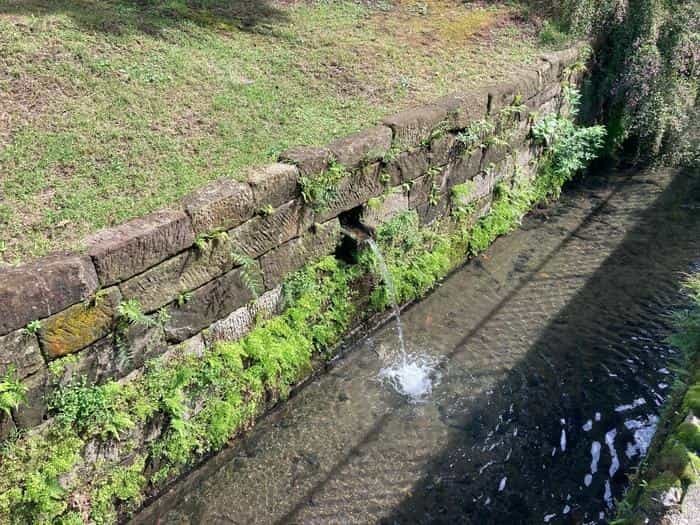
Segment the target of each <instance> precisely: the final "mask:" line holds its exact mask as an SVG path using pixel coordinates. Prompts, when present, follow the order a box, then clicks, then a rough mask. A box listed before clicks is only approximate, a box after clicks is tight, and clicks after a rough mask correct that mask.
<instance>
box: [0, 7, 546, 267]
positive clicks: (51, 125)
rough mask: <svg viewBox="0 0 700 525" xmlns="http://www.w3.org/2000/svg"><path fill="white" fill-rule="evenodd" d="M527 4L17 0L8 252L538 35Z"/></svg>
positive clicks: (176, 192)
mask: <svg viewBox="0 0 700 525" xmlns="http://www.w3.org/2000/svg"><path fill="white" fill-rule="evenodd" d="M537 41H538V40H537V37H536V31H535V28H534V27H533V25H532V23H531V22H523V18H521V17H520V14H519V11H518V9H517V8H515V7H513V4H509V5H505V3H504V4H499V3H496V4H491V5H478V4H477V5H469V6H467V5H465V4H463V3H461V2H457V1H454V0H429V1H427V2H413V1H405V0H395V1H386V2H368V3H357V2H353V1H350V0H338V1H333V2H321V1H319V2H315V1H299V2H287V1H282V0H279V1H275V2H270V1H265V0H262V1H259V2H256V1H242V2H224V1H223V0H206V1H199V2H194V1H189V0H158V1H153V2H136V1H128V0H111V1H106V2H97V1H94V0H84V1H76V0H74V1H68V0H56V1H54V0H51V1H49V0H30V1H26V0H2V1H0V264H2V263H3V262H4V263H11V264H12V263H18V262H20V261H26V260H28V259H31V258H33V257H37V256H41V255H44V254H46V253H49V252H51V251H54V250H63V249H74V248H78V247H79V241H80V239H81V238H82V237H83V236H84V235H86V234H87V233H90V232H92V231H95V230H97V229H99V228H102V227H107V226H111V225H116V224H119V223H121V222H123V221H125V220H127V219H129V218H132V217H135V216H140V215H143V214H145V213H148V212H150V211H153V210H155V209H157V208H160V207H164V206H168V205H171V204H173V203H175V202H176V201H177V199H178V198H180V197H181V196H183V195H184V194H186V193H187V192H189V191H191V190H192V189H194V188H197V187H200V186H202V185H204V184H205V183H206V182H208V181H210V180H213V179H216V178H219V177H221V176H232V177H235V176H236V175H237V174H238V173H240V171H241V170H242V169H243V168H245V167H247V166H250V165H255V164H260V163H265V162H269V161H272V160H274V159H275V158H276V155H277V154H278V153H279V152H280V151H282V150H284V149H286V148H287V147H290V146H293V145H298V144H318V145H320V144H323V143H325V142H327V141H329V140H330V139H332V138H334V137H337V136H341V135H343V134H346V133H349V132H353V131H356V130H358V129H360V128H362V127H366V126H368V125H370V124H371V123H374V122H376V121H378V120H379V119H380V118H381V117H382V116H384V115H387V114H389V113H391V112H393V111H395V110H397V109H401V108H404V107H408V106H413V105H417V104H420V103H422V102H425V101H428V100H431V99H433V98H436V97H437V96H439V95H441V94H444V93H447V92H450V91H453V90H456V89H463V88H465V87H468V86H470V85H474V84H479V83H487V82H491V81H493V80H496V79H498V78H499V77H502V76H503V75H504V74H505V72H506V71H507V70H508V69H509V68H512V67H513V64H523V63H526V62H527V61H528V60H530V59H532V58H533V57H534V56H535V55H536V52H537V46H538V44H537Z"/></svg>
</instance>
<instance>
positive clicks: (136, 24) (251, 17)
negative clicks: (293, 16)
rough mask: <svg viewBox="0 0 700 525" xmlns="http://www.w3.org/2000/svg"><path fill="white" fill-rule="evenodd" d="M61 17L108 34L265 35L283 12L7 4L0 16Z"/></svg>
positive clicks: (182, 0)
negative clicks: (196, 31)
mask: <svg viewBox="0 0 700 525" xmlns="http://www.w3.org/2000/svg"><path fill="white" fill-rule="evenodd" d="M3 14H4V15H33V16H41V15H49V14H65V15H68V16H69V17H71V18H72V19H73V20H74V21H75V22H76V23H77V24H78V25H79V26H80V27H81V28H83V29H85V30H88V31H96V32H103V33H108V34H113V35H128V34H131V33H145V34H149V35H151V36H163V35H164V32H165V31H167V30H168V29H169V28H172V27H178V26H181V25H185V24H195V25H197V26H200V27H211V28H216V29H222V30H226V29H229V30H230V29H238V30H241V31H248V32H269V31H270V29H271V25H272V24H284V23H286V22H287V20H288V17H287V14H286V13H285V12H284V11H282V10H281V9H279V8H277V7H275V6H273V5H272V4H271V3H270V2H269V1H267V0H111V1H104V2H101V1H98V0H82V1H81V0H73V1H70V0H9V1H7V2H3V3H2V4H1V5H0V15H3Z"/></svg>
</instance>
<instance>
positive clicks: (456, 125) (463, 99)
mask: <svg viewBox="0 0 700 525" xmlns="http://www.w3.org/2000/svg"><path fill="white" fill-rule="evenodd" d="M488 101H489V94H488V90H487V89H483V90H479V89H475V90H473V91H469V92H466V93H451V94H450V95H447V96H445V97H442V98H440V99H438V100H437V101H435V105H436V106H440V107H442V108H444V109H445V112H446V119H447V123H448V128H449V129H452V130H455V129H464V128H467V127H469V125H470V124H472V123H474V122H476V121H478V120H483V119H485V118H486V113H487V110H488Z"/></svg>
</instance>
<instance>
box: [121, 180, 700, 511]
mask: <svg viewBox="0 0 700 525" xmlns="http://www.w3.org/2000/svg"><path fill="white" fill-rule="evenodd" d="M606 175H607V174H606ZM669 179H670V180H669ZM549 213H550V216H549V217H545V216H543V215H541V214H540V215H536V216H531V217H529V218H528V219H527V220H526V221H525V223H524V225H523V229H522V230H521V231H520V232H516V233H514V234H513V235H511V236H508V237H506V238H503V239H500V240H499V241H497V242H496V243H495V244H494V246H493V247H492V248H491V249H489V251H488V252H487V253H486V254H484V256H482V257H479V258H478V259H476V260H474V261H473V262H472V263H471V264H468V265H466V266H465V267H464V268H462V269H461V270H459V271H458V272H457V273H456V274H454V275H453V276H452V277H450V278H449V279H448V280H447V282H446V284H445V286H443V287H441V288H439V289H437V290H436V291H435V292H434V293H433V294H431V295H430V296H428V297H427V298H426V299H425V300H424V301H422V302H420V303H418V304H417V305H415V306H414V307H412V308H410V309H408V310H407V311H406V312H405V314H404V316H403V317H404V322H405V326H406V330H407V334H406V335H407V341H406V342H407V345H408V346H409V349H412V348H418V349H421V350H428V349H433V350H435V352H436V353H439V354H440V358H441V360H442V361H441V362H442V365H441V376H442V378H441V380H440V382H439V384H437V385H436V386H435V388H434V391H433V396H432V398H431V399H430V400H429V401H428V402H426V403H425V404H423V405H417V406H416V405H410V404H408V403H406V402H405V401H403V400H402V399H401V398H400V397H399V396H398V395H395V394H393V393H392V392H390V391H389V390H388V388H387V386H386V385H381V384H377V381H376V374H377V371H378V369H379V368H380V367H381V365H382V363H381V359H379V358H377V354H376V347H373V346H372V343H370V342H368V341H362V342H360V343H359V346H360V348H359V349H358V350H359V351H356V352H353V353H351V354H350V355H348V357H347V358H346V359H344V360H342V361H341V362H340V363H339V364H338V366H337V367H336V368H335V369H334V370H333V371H331V372H330V373H329V374H327V375H326V376H324V377H322V378H320V379H319V380H318V381H317V382H315V383H313V384H312V385H310V386H309V387H308V388H306V389H304V390H302V391H301V392H300V393H299V395H297V396H296V397H295V398H293V399H291V400H290V401H289V402H288V403H287V404H286V405H284V406H283V407H282V408H281V410H279V411H277V412H276V413H273V414H272V415H271V416H270V417H268V418H266V420H264V421H262V422H261V423H260V424H259V425H258V426H257V428H256V429H255V430H254V431H253V432H252V434H251V435H250V436H249V437H248V438H245V439H243V440H241V441H240V442H239V443H238V444H236V445H235V446H234V447H233V448H232V449H230V450H229V451H227V452H225V453H223V454H222V455H220V456H219V457H217V458H215V459H214V460H212V461H211V462H209V464H208V465H205V467H204V468H202V469H201V470H200V471H198V472H195V473H194V474H193V475H192V476H190V477H188V478H187V479H186V480H185V481H184V482H183V483H182V484H181V485H180V486H179V487H176V488H175V489H174V490H173V491H171V493H170V494H169V495H168V496H166V497H165V498H163V499H161V500H160V501H159V502H157V503H156V504H155V505H154V506H153V507H151V508H149V509H146V512H144V513H143V514H142V515H141V516H140V517H137V518H136V520H135V522H136V523H152V522H155V521H156V520H158V522H159V523H163V524H165V523H177V524H181V523H182V524H184V523H188V524H193V523H205V522H206V523H253V522H254V523H280V524H282V523H351V522H352V523H374V522H381V523H387V524H390V523H450V522H452V523H466V524H480V525H481V524H517V523H542V522H543V521H548V522H549V523H596V522H604V521H605V517H606V516H609V513H610V509H609V507H608V504H610V503H612V498H619V497H620V496H621V494H622V491H623V490H624V487H625V481H626V475H627V474H628V473H629V472H630V470H631V469H633V468H634V467H635V466H636V465H637V464H638V462H639V459H640V457H641V452H643V451H644V449H645V447H646V446H647V445H648V442H649V439H650V436H651V434H652V433H653V430H654V427H655V424H656V421H657V414H658V410H659V406H660V404H661V403H662V402H663V399H664V397H665V393H666V392H667V388H668V385H669V384H670V383H671V382H672V380H673V378H672V375H670V374H669V370H668V369H672V363H673V360H674V352H675V351H674V349H672V348H670V347H668V346H667V345H666V344H665V343H664V342H663V339H664V335H665V334H666V333H667V330H668V326H667V325H666V321H667V316H666V314H667V313H669V311H670V310H672V309H673V308H677V307H678V305H679V304H680V303H679V301H680V298H679V294H678V280H679V277H680V274H681V273H682V272H685V271H687V270H688V268H689V265H690V264H693V263H694V262H695V263H697V262H698V260H699V259H698V258H699V257H700V174H699V173H698V172H697V171H695V172H690V171H685V172H679V173H677V174H675V175H672V172H670V171H662V172H661V173H659V174H657V173H653V172H642V173H639V174H636V175H627V176H619V175H615V176H612V177H609V178H608V177H604V176H598V177H590V178H588V179H587V180H585V181H584V182H583V183H581V184H579V185H578V187H574V188H573V189H571V190H570V191H568V192H567V195H565V196H564V198H563V199H562V202H561V203H560V204H558V205H556V206H555V207H553V208H552V210H550V211H549ZM392 338H393V330H391V329H390V328H384V329H381V330H379V331H378V332H377V333H376V334H373V336H372V338H371V339H375V340H377V341H379V340H381V339H384V340H385V341H386V342H388V343H389V344H391V343H392V342H393V339H392ZM394 343H395V342H394ZM372 350H375V352H373V351H372ZM600 512H603V513H604V514H603V515H602V516H601V515H600Z"/></svg>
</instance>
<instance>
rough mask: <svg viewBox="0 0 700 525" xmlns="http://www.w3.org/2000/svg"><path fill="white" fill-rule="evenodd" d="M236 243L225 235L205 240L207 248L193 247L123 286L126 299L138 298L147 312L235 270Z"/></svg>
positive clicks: (121, 286) (133, 278)
mask: <svg viewBox="0 0 700 525" xmlns="http://www.w3.org/2000/svg"><path fill="white" fill-rule="evenodd" d="M232 250H233V244H232V243H231V240H230V239H229V238H228V237H227V236H225V235H222V236H216V237H214V238H212V239H209V240H207V241H206V242H205V247H204V248H191V249H189V250H187V251H185V252H183V253H181V254H179V255H176V256H175V257H171V258H170V259H167V260H166V261H164V262H162V263H160V264H158V265H157V266H154V267H153V268H151V269H150V270H147V271H145V272H143V273H142V274H139V275H137V276H135V277H132V278H131V279H129V280H127V281H124V282H123V283H121V285H120V289H121V291H122V295H123V296H124V298H125V299H136V300H138V301H139V303H140V304H141V306H142V307H143V310H144V311H145V312H152V311H154V310H157V309H158V308H160V307H161V306H164V305H166V304H168V303H170V302H172V301H174V300H175V299H177V297H178V296H179V295H180V294H181V293H183V292H189V291H191V290H194V289H196V288H199V287H200V286H202V285H203V284H206V283H208V282H209V281H211V280H213V279H215V278H217V277H219V276H220V275H223V274H224V273H226V272H228V271H229V270H231V269H233V267H234V266H236V264H235V263H234V259H233V253H232Z"/></svg>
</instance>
